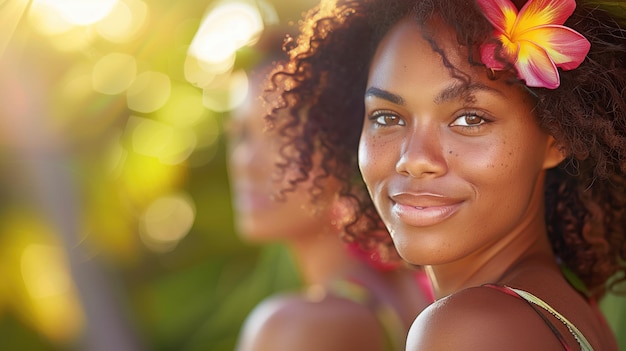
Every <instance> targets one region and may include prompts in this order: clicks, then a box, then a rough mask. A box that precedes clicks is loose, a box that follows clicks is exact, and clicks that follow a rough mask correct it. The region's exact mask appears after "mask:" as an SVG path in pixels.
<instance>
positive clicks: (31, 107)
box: [0, 0, 626, 351]
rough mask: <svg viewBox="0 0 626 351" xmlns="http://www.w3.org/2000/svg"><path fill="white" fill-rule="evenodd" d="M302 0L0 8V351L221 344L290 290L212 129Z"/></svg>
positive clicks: (613, 310)
mask: <svg viewBox="0 0 626 351" xmlns="http://www.w3.org/2000/svg"><path fill="white" fill-rule="evenodd" d="M315 3H316V1H315V0H298V1H291V0H248V1H247V0H227V1H210V0H206V1H191V0H181V1H171V0H0V340H2V344H3V346H2V348H3V349H6V350H34V351H37V350H64V351H65V350H96V351H99V350H116V351H122V350H162V351H165V350H168V351H169V350H183V351H185V350H232V349H233V348H234V346H235V341H236V338H237V334H238V332H239V328H240V327H241V323H242V322H243V320H244V318H245V316H246V315H247V314H248V313H249V312H250V310H251V309H252V308H253V307H254V305H255V304H257V303H258V302H259V301H260V300H261V299H263V298H264V297H266V296H268V295H269V294H270V293H271V292H274V291H277V290H284V289H293V288H296V287H297V286H298V284H299V281H298V278H297V276H296V274H295V272H294V270H293V268H292V264H291V262H290V259H289V257H288V254H287V253H286V252H285V251H284V249H283V248H281V247H279V246H271V245H270V246H266V247H263V248H260V247H256V246H252V245H248V244H246V243H244V242H242V241H241V240H240V238H239V237H238V236H237V233H236V232H235V230H234V226H233V218H232V211H231V204H230V197H229V188H228V180H227V177H226V167H225V153H224V140H223V135H222V134H223V130H224V125H225V123H226V122H227V120H228V112H229V111H230V110H231V109H233V108H234V107H236V106H237V105H238V104H239V103H240V102H242V100H243V99H244V98H245V96H246V93H247V88H248V86H247V84H248V79H247V74H246V68H248V67H250V66H252V65H253V64H254V63H255V62H258V61H259V60H261V59H262V58H263V56H264V54H265V53H264V52H263V51H262V50H258V49H257V48H255V47H254V44H255V42H256V41H257V40H258V38H259V37H260V35H261V34H262V33H263V31H264V30H267V29H268V28H276V27H280V28H284V30H285V31H290V32H293V31H294V29H295V25H296V24H297V22H298V20H299V19H300V17H301V15H302V13H303V11H305V10H306V9H308V8H310V7H311V6H313V5H314V4H315ZM624 305H625V303H624V298H617V297H614V296H609V297H608V298H607V299H605V300H604V301H602V308H603V311H605V313H606V315H607V318H608V320H609V322H610V323H611V325H612V327H613V328H614V329H615V330H616V331H617V332H618V335H619V337H620V342H621V343H622V345H623V346H622V347H623V348H624V349H625V350H626V332H624V330H626V317H625V316H626V313H625V312H624V309H625V308H626V307H624ZM619 331H621V332H619Z"/></svg>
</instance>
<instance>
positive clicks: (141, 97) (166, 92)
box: [126, 71, 172, 113]
mask: <svg viewBox="0 0 626 351" xmlns="http://www.w3.org/2000/svg"><path fill="white" fill-rule="evenodd" d="M171 92H172V86H171V81H170V77H169V76H168V75H166V74H165V73H161V72H154V71H148V72H142V73H140V74H139V75H137V77H136V78H135V80H134V81H133V82H132V84H131V85H130V87H129V88H128V90H127V92H126V97H127V101H128V108H130V109H131V110H133V111H137V112H143V113H150V112H154V111H156V110H158V109H160V108H161V107H163V105H165V103H166V102H167V100H168V99H169V97H170V94H171Z"/></svg>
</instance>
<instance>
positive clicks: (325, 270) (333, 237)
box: [287, 231, 361, 286]
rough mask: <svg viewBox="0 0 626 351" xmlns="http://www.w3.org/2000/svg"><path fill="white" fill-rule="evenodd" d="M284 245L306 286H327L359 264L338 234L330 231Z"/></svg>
mask: <svg viewBox="0 0 626 351" xmlns="http://www.w3.org/2000/svg"><path fill="white" fill-rule="evenodd" d="M287 246H288V247H289V249H290V251H291V253H292V256H293V258H294V260H295V262H296V265H297V267H298V270H299V272H300V274H301V277H302V280H303V282H304V284H305V285H307V286H313V285H317V286H328V285H329V284H330V283H332V281H334V280H336V279H338V278H340V277H343V276H346V275H349V274H350V272H353V271H355V270H358V268H359V266H360V264H361V263H360V262H358V261H357V260H356V259H355V258H353V257H351V256H350V255H349V254H348V252H347V251H346V249H345V246H344V243H342V242H341V239H340V238H339V235H338V234H336V233H332V232H330V231H320V232H319V233H317V234H311V235H301V236H298V237H296V238H295V239H293V240H291V241H290V242H289V243H288V244H287Z"/></svg>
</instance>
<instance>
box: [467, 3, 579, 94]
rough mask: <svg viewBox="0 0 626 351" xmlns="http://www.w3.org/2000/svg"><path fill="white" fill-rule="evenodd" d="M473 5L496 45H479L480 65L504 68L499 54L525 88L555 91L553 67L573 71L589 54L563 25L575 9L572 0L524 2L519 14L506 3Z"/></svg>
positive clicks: (555, 82)
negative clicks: (492, 28)
mask: <svg viewBox="0 0 626 351" xmlns="http://www.w3.org/2000/svg"><path fill="white" fill-rule="evenodd" d="M477 2H478V5H479V6H480V8H481V9H482V10H483V12H484V14H485V17H487V19H488V20H489V22H491V24H492V25H493V26H494V27H495V30H494V36H495V38H496V39H497V40H498V41H499V42H500V45H499V44H498V43H493V42H488V43H485V44H484V45H482V46H481V48H480V55H481V59H482V62H483V63H484V64H485V65H486V66H487V67H488V68H491V69H494V70H501V69H504V67H505V65H504V64H503V63H502V62H500V61H498V60H497V59H496V56H497V54H496V53H499V54H500V56H501V57H503V58H504V59H506V60H507V61H509V62H510V63H511V64H513V65H514V66H515V68H516V69H517V74H518V76H519V78H520V79H523V80H524V81H525V82H526V85H527V86H529V87H544V88H548V89H556V88H557V87H558V86H559V84H560V78H559V72H558V70H557V67H558V68H561V69H563V70H571V69H574V68H576V67H578V66H579V65H580V64H581V63H582V62H583V60H584V59H585V56H586V55H587V53H588V52H589V48H590V46H591V44H590V43H589V41H588V40H587V39H585V37H584V36H582V35H581V34H580V33H578V32H576V31H574V30H572V29H571V28H568V27H565V26H563V23H565V21H566V20H567V18H569V17H570V16H571V15H572V13H573V12H574V9H575V8H576V2H575V0H528V2H527V3H526V4H525V5H524V7H522V9H521V10H520V11H519V13H518V12H517V8H516V7H515V5H513V3H512V2H511V1H510V0H477ZM500 48H501V49H500ZM498 50H501V51H498Z"/></svg>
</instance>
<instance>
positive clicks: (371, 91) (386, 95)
mask: <svg viewBox="0 0 626 351" xmlns="http://www.w3.org/2000/svg"><path fill="white" fill-rule="evenodd" d="M370 96H375V97H377V98H381V99H384V100H387V101H389V102H392V103H394V104H396V105H404V99H403V98H402V96H400V95H398V94H394V93H392V92H390V91H387V90H383V89H379V88H376V87H370V88H368V89H367V91H366V92H365V98H368V97H370Z"/></svg>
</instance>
